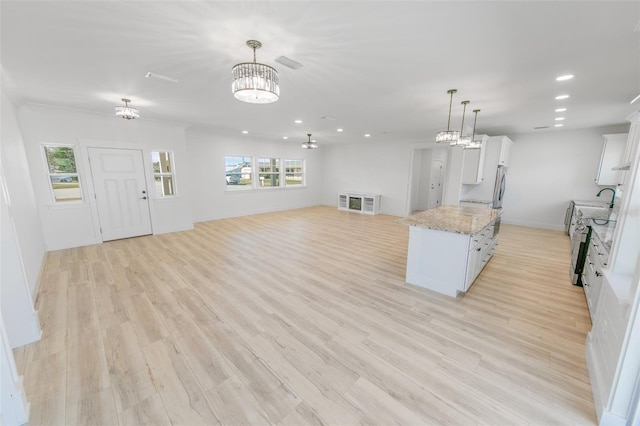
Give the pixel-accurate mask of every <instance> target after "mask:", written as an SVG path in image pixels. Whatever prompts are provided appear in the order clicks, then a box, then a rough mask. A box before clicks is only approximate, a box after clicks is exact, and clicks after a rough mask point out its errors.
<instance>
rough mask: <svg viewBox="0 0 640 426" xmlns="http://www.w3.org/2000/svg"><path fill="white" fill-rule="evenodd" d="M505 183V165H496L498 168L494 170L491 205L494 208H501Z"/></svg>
mask: <svg viewBox="0 0 640 426" xmlns="http://www.w3.org/2000/svg"><path fill="white" fill-rule="evenodd" d="M506 183H507V167H506V166H498V170H497V172H496V182H495V185H494V187H493V203H492V205H491V206H492V207H493V208H494V209H501V208H502V199H503V197H504V191H505V187H506Z"/></svg>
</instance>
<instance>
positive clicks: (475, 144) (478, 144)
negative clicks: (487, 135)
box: [464, 109, 482, 149]
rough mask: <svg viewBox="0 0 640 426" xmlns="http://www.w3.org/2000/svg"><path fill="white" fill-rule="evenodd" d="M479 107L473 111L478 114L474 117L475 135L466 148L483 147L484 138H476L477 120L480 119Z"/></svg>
mask: <svg viewBox="0 0 640 426" xmlns="http://www.w3.org/2000/svg"><path fill="white" fill-rule="evenodd" d="M479 112H480V110H479V109H474V110H473V113H474V114H475V115H476V116H475V118H474V119H473V136H471V140H470V141H469V143H468V144H467V145H465V147H464V149H480V148H482V139H480V140H478V141H477V140H476V122H477V121H478V113H479Z"/></svg>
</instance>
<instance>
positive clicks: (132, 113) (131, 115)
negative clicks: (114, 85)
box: [116, 98, 140, 120]
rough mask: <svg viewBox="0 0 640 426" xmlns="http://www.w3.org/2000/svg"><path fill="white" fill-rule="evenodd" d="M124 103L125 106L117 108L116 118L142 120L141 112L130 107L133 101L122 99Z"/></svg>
mask: <svg viewBox="0 0 640 426" xmlns="http://www.w3.org/2000/svg"><path fill="white" fill-rule="evenodd" d="M122 102H124V106H119V107H116V116H118V117H122V118H124V119H126V120H133V119H136V118H140V111H138V110H137V109H135V108H131V107H130V106H129V102H131V100H129V99H125V98H122Z"/></svg>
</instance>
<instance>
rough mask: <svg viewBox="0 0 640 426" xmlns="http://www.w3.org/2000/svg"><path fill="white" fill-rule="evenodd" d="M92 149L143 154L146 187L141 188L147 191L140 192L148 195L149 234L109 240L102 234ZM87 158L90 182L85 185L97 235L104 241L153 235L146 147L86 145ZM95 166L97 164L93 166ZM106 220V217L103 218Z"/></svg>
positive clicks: (143, 175) (143, 179) (143, 178)
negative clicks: (91, 155) (91, 157)
mask: <svg viewBox="0 0 640 426" xmlns="http://www.w3.org/2000/svg"><path fill="white" fill-rule="evenodd" d="M92 149H96V150H113V151H129V152H133V151H136V152H139V153H140V155H141V159H142V181H143V182H144V188H141V190H144V191H145V193H144V194H142V192H141V194H139V195H140V197H143V196H144V197H146V198H145V199H146V215H147V216H148V218H149V232H148V234H146V233H145V234H135V235H133V234H132V235H129V236H126V235H123V236H122V237H117V238H108V239H107V240H105V239H104V237H103V234H102V226H103V225H104V224H103V223H101V219H100V212H99V210H100V208H99V205H98V200H97V199H96V186H95V185H96V183H98V182H96V180H95V175H94V170H93V169H92V164H91V160H90V159H89V158H90V152H91V150H92ZM85 154H86V157H85V158H86V159H87V162H88V165H89V173H88V175H89V176H90V180H91V181H90V182H87V185H86V186H85V188H86V191H87V192H88V194H87V195H88V199H89V200H90V203H91V206H92V212H93V215H94V223H95V229H96V236H97V237H98V239H99V240H100V242H104V241H108V240H112V239H119V238H129V237H135V236H140V235H151V234H153V214H152V207H151V203H150V200H151V196H150V194H149V190H148V188H149V173H147V169H148V167H149V165H148V164H147V161H146V160H147V158H146V156H145V149H143V148H142V147H134V146H127V147H121V146H87V147H86V152H85ZM93 161H96V159H95V158H94V160H93ZM93 167H95V165H94V166H93ZM103 220H104V219H103Z"/></svg>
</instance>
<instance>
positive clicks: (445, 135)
mask: <svg viewBox="0 0 640 426" xmlns="http://www.w3.org/2000/svg"><path fill="white" fill-rule="evenodd" d="M456 92H457V90H456V89H450V90H447V93H448V94H449V95H451V99H450V100H449V119H448V120H447V130H446V131H442V132H438V133H437V134H436V143H448V144H449V145H455V144H456V143H457V142H458V137H459V136H460V134H459V133H458V132H456V131H455V130H450V124H451V105H452V103H453V94H454V93H456Z"/></svg>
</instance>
